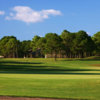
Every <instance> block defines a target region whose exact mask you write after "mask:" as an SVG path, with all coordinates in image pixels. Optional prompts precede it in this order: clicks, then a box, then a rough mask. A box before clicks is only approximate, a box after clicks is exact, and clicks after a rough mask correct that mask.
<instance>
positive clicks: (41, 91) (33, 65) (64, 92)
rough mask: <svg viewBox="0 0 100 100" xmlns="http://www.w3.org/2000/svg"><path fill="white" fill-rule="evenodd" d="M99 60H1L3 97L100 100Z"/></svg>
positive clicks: (1, 90)
mask: <svg viewBox="0 0 100 100" xmlns="http://www.w3.org/2000/svg"><path fill="white" fill-rule="evenodd" d="M99 65H100V61H99V59H96V58H95V59H93V58H88V59H58V60H57V61H56V62H55V61H54V59H42V58H37V59H36V58H35V59H28V58H26V59H0V95H2V96H25V97H49V98H73V99H89V100H90V99H94V100H99V99H100V66H99Z"/></svg>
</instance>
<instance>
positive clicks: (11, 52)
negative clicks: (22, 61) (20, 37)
mask: <svg viewBox="0 0 100 100" xmlns="http://www.w3.org/2000/svg"><path fill="white" fill-rule="evenodd" d="M17 46H18V41H17V39H16V37H14V36H5V37H3V38H2V39H1V40H0V53H1V55H3V56H5V57H15V56H17Z"/></svg>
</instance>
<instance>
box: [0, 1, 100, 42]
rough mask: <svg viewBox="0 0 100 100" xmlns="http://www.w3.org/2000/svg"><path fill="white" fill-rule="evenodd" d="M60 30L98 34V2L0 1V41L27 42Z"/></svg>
mask: <svg viewBox="0 0 100 100" xmlns="http://www.w3.org/2000/svg"><path fill="white" fill-rule="evenodd" d="M64 29H67V30H68V31H71V32H77V31H78V30H85V31H86V32H87V33H88V34H89V35H93V34H94V33H96V32H97V31H100V0H0V38H2V37H3V36H11V35H13V36H16V37H17V39H19V40H21V41H22V40H31V39H32V38H33V37H34V35H39V36H44V35H45V34H46V33H49V32H53V33H58V34H61V32H62V31H63V30H64Z"/></svg>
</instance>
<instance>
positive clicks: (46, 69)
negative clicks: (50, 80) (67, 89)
mask: <svg viewBox="0 0 100 100" xmlns="http://www.w3.org/2000/svg"><path fill="white" fill-rule="evenodd" d="M84 71H88V72H84ZM89 71H100V70H95V69H78V68H73V69H71V68H67V69H65V68H63V67H59V66H45V65H43V63H31V62H12V61H9V62H0V73H9V74H11V73H12V74H72V75H74V74H75V75H100V73H89Z"/></svg>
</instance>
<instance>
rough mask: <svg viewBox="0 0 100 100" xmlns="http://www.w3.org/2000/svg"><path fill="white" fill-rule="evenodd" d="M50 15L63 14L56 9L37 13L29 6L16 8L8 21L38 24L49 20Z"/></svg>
mask: <svg viewBox="0 0 100 100" xmlns="http://www.w3.org/2000/svg"><path fill="white" fill-rule="evenodd" d="M50 15H54V16H56V15H61V12H60V11H59V10H54V9H48V10H41V11H35V10H33V9H31V8H30V7H27V6H15V7H14V8H13V12H11V13H10V15H9V16H7V17H6V19H7V20H20V21H23V22H26V23H36V22H41V21H43V20H44V19H48V18H49V16H50Z"/></svg>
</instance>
